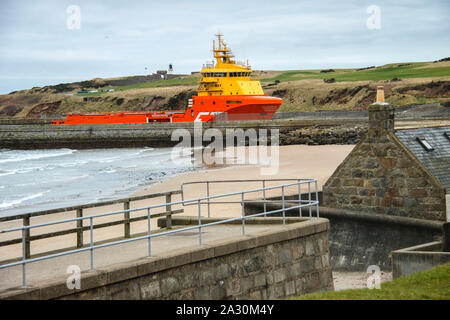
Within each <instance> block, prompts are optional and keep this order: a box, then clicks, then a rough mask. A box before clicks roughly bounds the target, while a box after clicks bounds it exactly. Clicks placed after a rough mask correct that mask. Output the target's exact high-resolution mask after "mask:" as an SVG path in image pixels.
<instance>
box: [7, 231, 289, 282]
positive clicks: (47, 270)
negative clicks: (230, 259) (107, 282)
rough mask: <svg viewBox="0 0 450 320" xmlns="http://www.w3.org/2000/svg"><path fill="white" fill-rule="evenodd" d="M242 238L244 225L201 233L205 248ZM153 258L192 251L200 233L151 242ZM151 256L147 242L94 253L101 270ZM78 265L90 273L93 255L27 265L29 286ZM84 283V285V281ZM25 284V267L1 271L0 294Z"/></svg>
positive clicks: (88, 254) (177, 234)
mask: <svg viewBox="0 0 450 320" xmlns="http://www.w3.org/2000/svg"><path fill="white" fill-rule="evenodd" d="M274 227H275V228H278V227H282V226H280V225H250V224H247V225H246V226H245V231H246V235H252V234H255V233H258V232H261V231H266V230H269V229H273V228H274ZM241 235H242V226H241V225H219V226H212V227H208V228H203V229H202V244H208V242H212V241H215V240H222V239H227V238H231V237H235V236H241ZM151 245H152V246H151V250H152V256H158V254H161V253H167V252H168V251H170V250H176V249H181V248H192V247H195V246H198V245H199V235H198V231H197V230H190V231H183V232H179V233H174V234H170V235H164V236H161V237H156V238H152V240H151ZM147 255H148V241H147V240H139V241H133V242H130V243H126V244H121V245H116V246H112V247H106V248H100V249H96V250H95V251H94V267H95V269H101V267H104V266H107V265H111V264H115V263H121V262H125V261H131V260H135V259H139V258H143V257H147ZM71 265H77V266H79V267H80V269H81V271H85V270H89V269H90V252H89V251H86V252H81V253H75V254H71V255H66V256H62V257H57V258H54V259H50V260H43V261H38V262H33V263H30V264H27V266H26V279H27V285H33V283H36V282H39V281H43V280H48V279H51V278H52V277H55V276H63V275H65V274H67V276H69V274H68V273H67V268H68V267H69V266H71ZM81 281H83V280H82V279H81ZM21 284H22V266H15V267H11V268H7V269H0V290H4V289H8V288H13V287H19V286H21Z"/></svg>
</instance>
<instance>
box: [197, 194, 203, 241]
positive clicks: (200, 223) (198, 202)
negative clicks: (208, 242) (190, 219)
mask: <svg viewBox="0 0 450 320" xmlns="http://www.w3.org/2000/svg"><path fill="white" fill-rule="evenodd" d="M197 206H198V244H199V245H202V227H201V225H202V215H201V209H200V208H201V207H200V199H198V200H197Z"/></svg>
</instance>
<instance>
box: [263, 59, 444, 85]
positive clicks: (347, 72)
mask: <svg viewBox="0 0 450 320" xmlns="http://www.w3.org/2000/svg"><path fill="white" fill-rule="evenodd" d="M334 70H335V72H326V73H322V72H320V71H321V70H292V71H286V72H283V73H281V74H279V75H278V76H276V77H272V78H265V79H261V81H262V82H274V81H275V80H278V81H280V82H286V81H296V80H308V79H329V78H334V79H336V81H370V80H372V81H381V80H391V79H393V78H400V79H410V78H432V77H448V76H450V65H449V64H448V63H445V62H444V63H438V64H434V63H432V62H416V63H400V64H388V65H384V66H381V67H376V68H372V69H367V70H360V71H358V70H357V69H334Z"/></svg>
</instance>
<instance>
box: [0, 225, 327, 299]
mask: <svg viewBox="0 0 450 320" xmlns="http://www.w3.org/2000/svg"><path fill="white" fill-rule="evenodd" d="M193 220H195V219H193ZM255 220H256V219H255ZM260 220H261V219H260ZM263 220H264V219H263ZM274 221H277V224H274V227H273V228H272V229H271V230H270V231H265V232H259V233H255V234H252V235H247V236H239V237H235V238H230V239H228V240H223V241H216V242H209V243H208V244H207V245H202V246H198V247H193V248H191V249H183V250H178V251H171V252H167V253H166V254H164V255H160V256H157V257H150V258H143V259H139V260H136V261H131V262H126V263H121V264H117V265H112V266H110V267H105V268H99V269H98V270H95V271H93V272H86V273H82V275H81V288H80V289H72V290H69V289H68V288H67V286H66V280H67V279H66V277H64V278H61V279H54V280H52V281H48V282H44V283H39V284H34V285H33V286H32V287H30V288H28V289H17V290H9V291H7V292H3V293H0V298H1V299H275V298H284V297H289V296H295V295H301V294H304V293H309V292H315V291H324V290H333V277H332V271H331V266H330V263H329V249H328V230H329V222H328V220H326V219H313V220H306V219H300V218H289V219H288V221H287V222H288V223H287V225H286V226H284V227H283V226H282V225H281V224H280V223H281V219H279V218H278V219H276V218H275V219H274V220H273V221H272V222H274ZM205 222H208V221H207V219H205ZM174 224H176V221H175V219H174Z"/></svg>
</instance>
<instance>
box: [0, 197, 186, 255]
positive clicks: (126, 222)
mask: <svg viewBox="0 0 450 320" xmlns="http://www.w3.org/2000/svg"><path fill="white" fill-rule="evenodd" d="M180 193H181V190H175V191H167V192H161V193H154V194H149V195H144V196H137V197H129V198H122V199H116V200H109V201H102V202H94V203H89V204H84V205H77V206H70V207H64V208H57V209H50V210H43V211H36V212H31V213H24V214H18V215H12V216H6V217H0V223H2V222H8V221H14V220H22V225H23V226H29V225H30V218H34V217H41V216H47V215H52V214H60V213H64V212H71V211H73V212H75V214H76V217H77V218H79V217H83V214H84V210H86V209H91V208H98V207H105V206H110V205H115V204H123V208H124V216H123V220H116V221H112V222H107V223H102V224H97V225H95V226H94V229H98V228H107V227H112V226H116V225H121V224H123V226H124V229H123V237H124V238H130V237H131V231H130V230H131V223H132V222H137V221H140V220H143V219H146V217H135V218H131V217H130V213H129V211H126V210H128V209H130V204H131V203H132V202H136V201H141V200H147V199H153V198H160V197H162V198H165V201H166V203H170V202H171V201H172V196H173V195H177V194H180ZM182 212H183V210H182V209H178V210H172V207H171V206H170V205H167V206H166V211H165V212H163V213H161V215H165V216H166V218H167V222H166V224H167V225H168V227H169V228H170V225H171V218H172V214H177V213H182ZM76 222H77V225H76V228H70V229H66V230H60V231H56V232H50V233H44V234H39V235H34V236H31V235H30V231H29V229H28V230H26V232H25V243H24V247H25V257H26V258H29V257H30V256H31V253H30V251H31V249H30V248H31V243H32V241H36V240H41V239H47V238H52V237H59V236H63V235H67V234H73V233H76V234H77V236H76V247H77V248H81V247H83V232H84V231H87V230H89V227H87V226H83V223H82V222H83V220H82V219H79V220H76ZM22 241H23V239H21V238H16V239H9V240H5V241H0V248H1V247H5V246H10V245H14V244H18V243H22Z"/></svg>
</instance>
